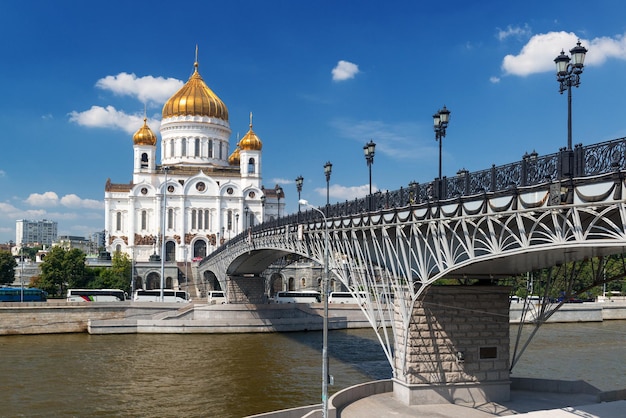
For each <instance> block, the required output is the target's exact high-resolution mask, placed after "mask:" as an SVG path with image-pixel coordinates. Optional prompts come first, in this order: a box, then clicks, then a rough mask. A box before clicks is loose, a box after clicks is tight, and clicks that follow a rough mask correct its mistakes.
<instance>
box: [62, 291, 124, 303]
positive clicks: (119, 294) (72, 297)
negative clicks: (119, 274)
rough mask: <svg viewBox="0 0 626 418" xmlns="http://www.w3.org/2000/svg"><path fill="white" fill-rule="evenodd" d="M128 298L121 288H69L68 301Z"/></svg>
mask: <svg viewBox="0 0 626 418" xmlns="http://www.w3.org/2000/svg"><path fill="white" fill-rule="evenodd" d="M126 299H128V295H127V294H126V292H124V291H123V290H120V289H68V290H67V301H68V302H122V301H125V300H126Z"/></svg>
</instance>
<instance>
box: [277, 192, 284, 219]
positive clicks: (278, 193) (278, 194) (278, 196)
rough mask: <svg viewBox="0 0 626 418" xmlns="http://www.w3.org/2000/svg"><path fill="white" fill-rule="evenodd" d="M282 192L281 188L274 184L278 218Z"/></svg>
mask: <svg viewBox="0 0 626 418" xmlns="http://www.w3.org/2000/svg"><path fill="white" fill-rule="evenodd" d="M282 194H283V188H282V187H280V186H279V185H278V184H277V185H276V198H277V199H278V208H277V210H278V217H279V218H280V198H281V197H282Z"/></svg>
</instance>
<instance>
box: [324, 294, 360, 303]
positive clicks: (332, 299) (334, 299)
mask: <svg viewBox="0 0 626 418" xmlns="http://www.w3.org/2000/svg"><path fill="white" fill-rule="evenodd" d="M355 296H356V297H355ZM365 302H367V292H357V293H356V295H353V294H352V293H350V292H330V296H328V303H352V304H355V305H358V304H363V303H365Z"/></svg>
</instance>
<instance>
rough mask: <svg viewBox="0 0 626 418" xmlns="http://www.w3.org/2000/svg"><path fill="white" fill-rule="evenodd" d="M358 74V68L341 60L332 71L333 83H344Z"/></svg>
mask: <svg viewBox="0 0 626 418" xmlns="http://www.w3.org/2000/svg"><path fill="white" fill-rule="evenodd" d="M358 73H359V66H358V65H356V64H353V63H351V62H348V61H344V60H341V61H339V62H338V63H337V65H336V66H335V68H333V70H332V74H333V81H344V80H349V79H351V78H354V76H355V75H357V74H358Z"/></svg>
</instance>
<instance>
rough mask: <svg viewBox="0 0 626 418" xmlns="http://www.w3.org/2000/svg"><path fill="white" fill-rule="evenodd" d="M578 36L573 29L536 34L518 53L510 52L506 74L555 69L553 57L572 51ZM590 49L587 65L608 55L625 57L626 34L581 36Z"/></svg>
mask: <svg viewBox="0 0 626 418" xmlns="http://www.w3.org/2000/svg"><path fill="white" fill-rule="evenodd" d="M578 40H579V38H578V37H577V36H576V34H574V33H572V32H549V33H544V34H539V35H534V36H533V37H532V38H530V40H529V41H528V43H526V45H524V47H523V48H522V50H521V51H520V53H519V54H518V55H507V56H505V57H504V59H503V61H502V70H503V71H504V73H505V74H509V75H517V76H521V77H524V76H527V75H530V74H535V73H540V72H545V71H554V70H555V66H554V58H556V57H557V56H558V55H559V53H560V52H561V50H564V51H566V52H567V51H569V50H570V49H571V48H573V47H574V46H576V42H578ZM580 41H581V44H582V45H583V46H584V47H586V48H587V49H588V50H589V52H588V53H587V57H586V58H585V65H600V64H602V63H604V61H606V60H607V59H608V58H618V59H622V60H624V59H626V37H624V35H617V36H615V37H614V38H609V37H602V38H595V39H591V40H584V39H580Z"/></svg>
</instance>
